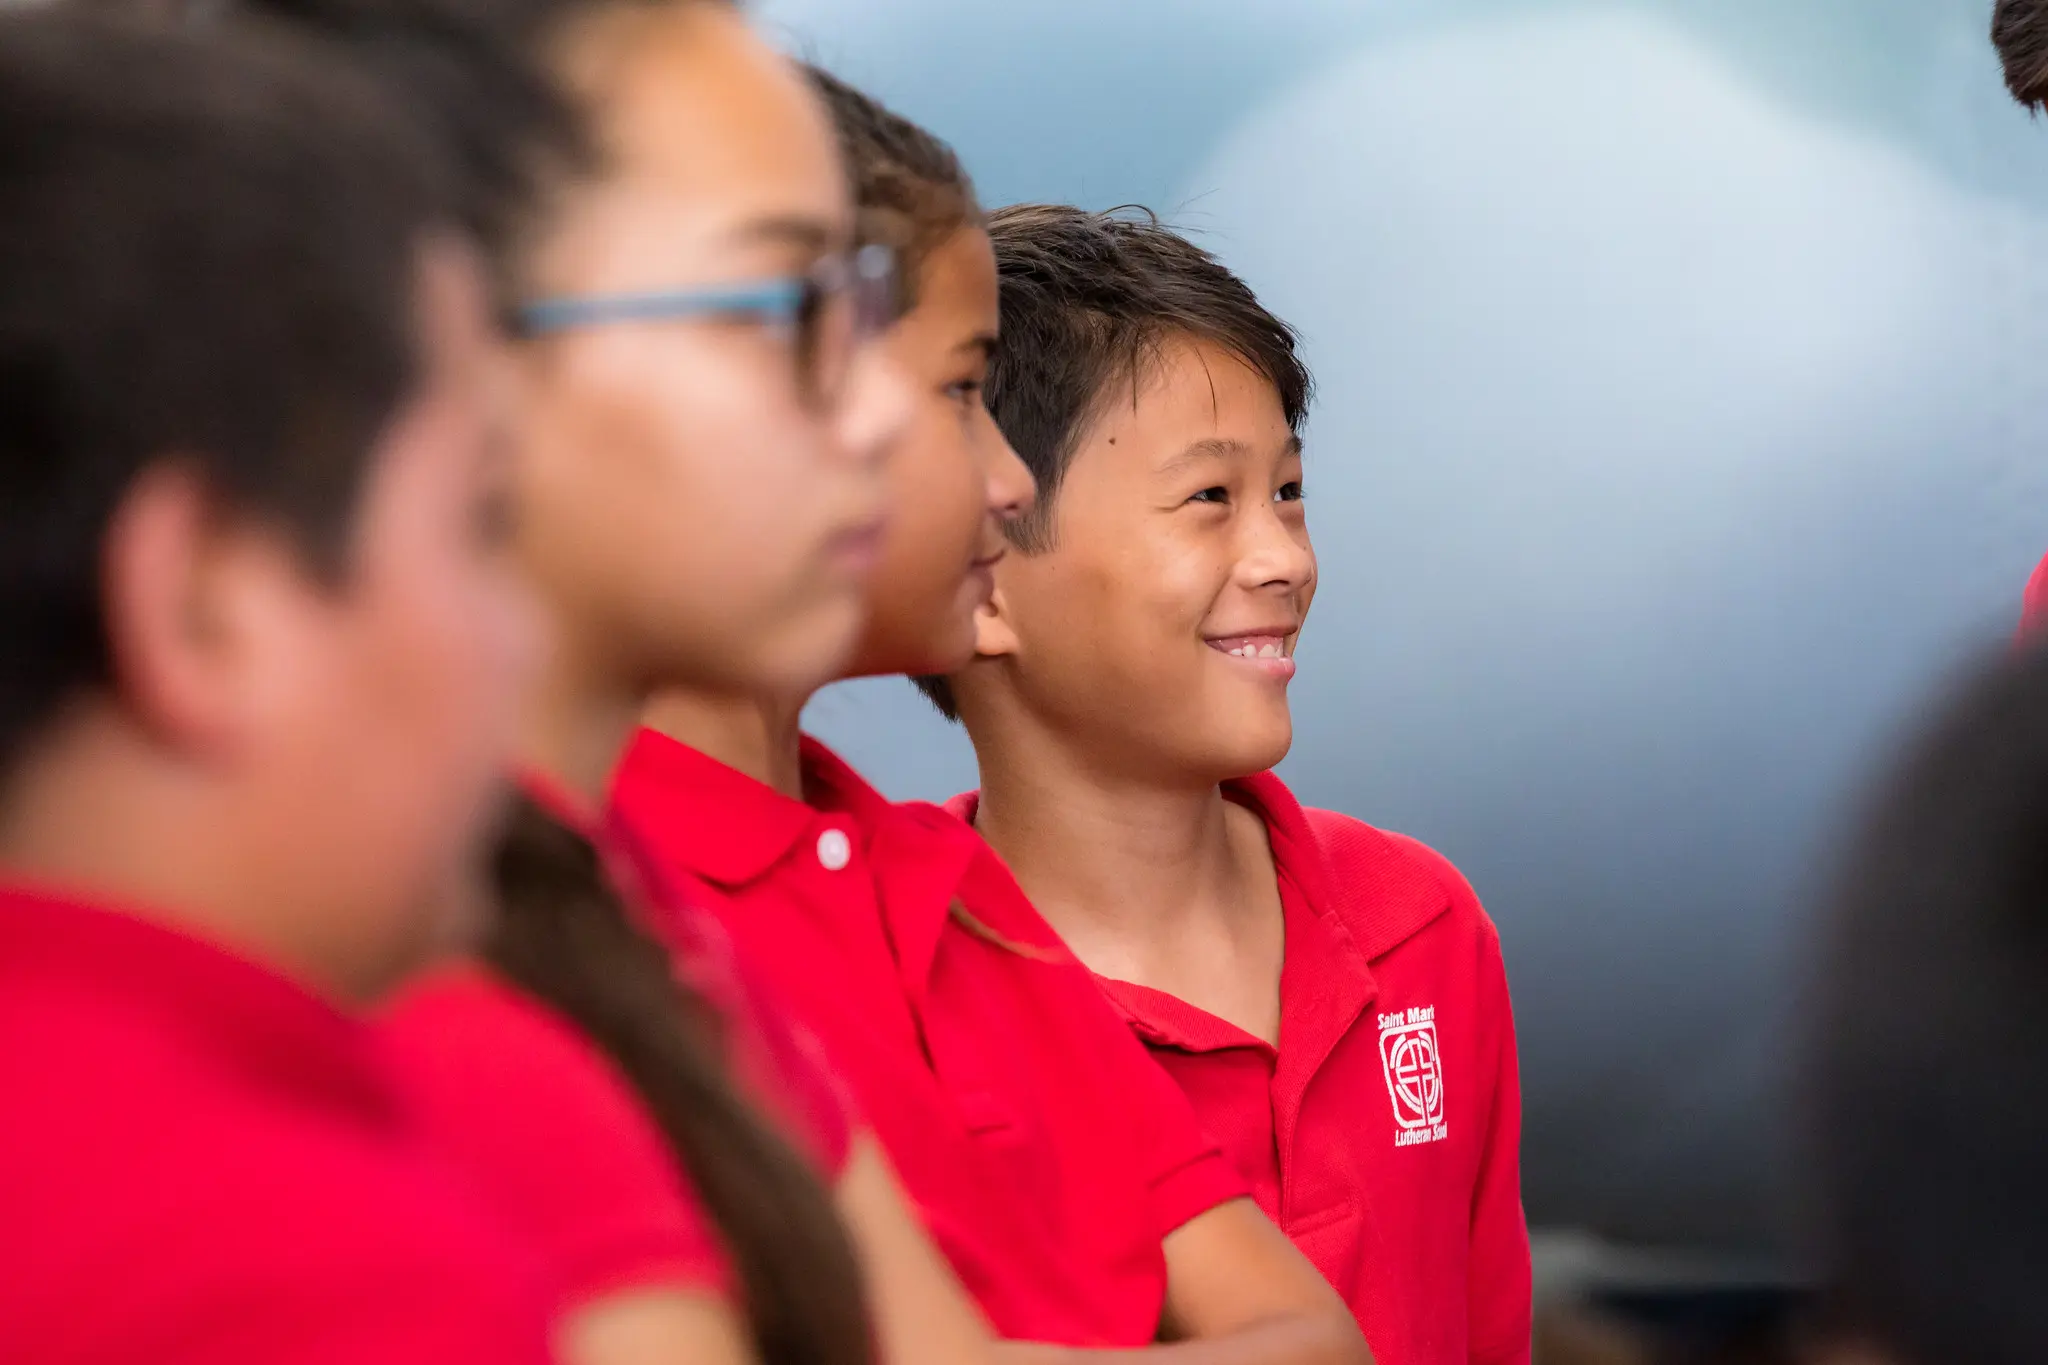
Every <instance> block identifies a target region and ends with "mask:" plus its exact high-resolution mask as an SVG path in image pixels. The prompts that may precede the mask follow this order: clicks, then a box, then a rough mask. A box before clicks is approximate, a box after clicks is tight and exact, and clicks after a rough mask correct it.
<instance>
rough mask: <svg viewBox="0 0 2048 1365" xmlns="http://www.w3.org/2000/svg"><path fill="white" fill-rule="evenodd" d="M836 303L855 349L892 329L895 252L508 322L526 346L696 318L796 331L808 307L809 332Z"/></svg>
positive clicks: (582, 303)
mask: <svg viewBox="0 0 2048 1365" xmlns="http://www.w3.org/2000/svg"><path fill="white" fill-rule="evenodd" d="M842 296H844V297H848V298H850V299H851V300H852V302H853V305H854V316H853V335H854V340H855V342H856V343H858V342H862V341H867V340H870V339H872V338H874V337H875V336H878V335H880V334H881V333H882V332H884V331H887V330H888V329H889V327H891V326H893V325H894V324H895V323H896V322H897V320H898V319H900V318H901V317H902V316H903V312H904V307H905V303H906V300H905V298H904V289H903V277H902V273H901V267H900V262H899V258H898V256H897V253H896V251H895V249H894V248H893V247H890V246H888V245H887V244H885V243H881V242H870V243H868V244H867V245H865V246H862V247H860V248H859V249H857V250H855V251H853V252H851V253H847V254H838V255H832V256H827V257H825V258H824V259H822V260H820V261H819V262H818V263H817V264H816V265H814V266H813V267H812V268H811V269H810V270H808V271H806V272H804V273H802V274H799V275H779V276H773V277H770V278H767V279H760V280H748V281H739V282H733V283H727V284H709V285H701V286H696V287H692V288H687V289H656V290H647V291H643V292H634V293H622V294H590V295H560V296H556V297H552V298H544V299H536V300H534V301H532V302H530V303H526V304H522V305H519V306H518V307H516V308H515V309H514V310H513V314H512V318H513V323H514V327H515V330H516V332H517V334H518V335H519V336H521V337H522V338H527V339H534V338H539V337H544V336H553V335H557V334H559V333H562V332H570V331H578V330H581V329H583V328H586V327H603V326H610V325H613V324H617V323H629V322H682V321H689V320H691V319H696V318H731V319H734V320H738V321H754V322H759V323H763V324H765V325H767V326H771V327H789V328H797V329H799V330H800V329H801V327H802V324H803V321H804V316H805V308H806V305H807V304H810V305H812V306H814V307H815V316H816V317H817V318H818V319H819V323H817V324H813V327H814V329H815V328H816V327H817V326H820V325H822V320H823V317H824V313H825V307H826V305H827V304H829V303H830V302H831V301H832V300H833V299H835V298H839V297H842ZM801 340H802V338H801V337H799V341H801ZM816 341H817V339H816V336H815V335H813V336H812V338H811V344H810V346H809V347H808V349H804V348H800V350H799V355H798V370H799V374H800V377H801V378H802V379H804V380H805V381H806V382H807V383H813V384H814V383H815V380H816V378H817V376H816V375H815V374H814V373H813V371H814V370H815V368H816V366H817V364H818V360H817V349H818V348H817V344H816Z"/></svg>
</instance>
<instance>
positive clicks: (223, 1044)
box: [0, 887, 548, 1365]
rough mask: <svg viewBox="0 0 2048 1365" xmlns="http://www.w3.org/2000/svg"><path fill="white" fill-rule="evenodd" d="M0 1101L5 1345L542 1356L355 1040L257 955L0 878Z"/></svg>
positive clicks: (511, 1363)
mask: <svg viewBox="0 0 2048 1365" xmlns="http://www.w3.org/2000/svg"><path fill="white" fill-rule="evenodd" d="M0 1095H4V1096H5V1097H6V1100H5V1104H6V1112H7V1119H6V1121H5V1122H4V1123H0V1227H4V1228H5V1229H6V1230H7V1235H6V1237H5V1238H4V1239H0V1284H4V1285H5V1286H6V1288H5V1290H4V1292H0V1360H6V1361H19V1362H23V1365H28V1363H29V1362H41V1361H64V1362H67V1365H134V1362H138V1361H147V1362H149V1365H362V1362H365V1361H376V1362H378V1363H379V1365H408V1363H412V1365H457V1363H458V1362H471V1363H473V1365H543V1362H545V1361H546V1360H547V1358H548V1353H547V1348H546V1323H545V1313H544V1293H543V1287H542V1284H541V1282H540V1279H539V1269H538V1267H537V1266H535V1265H534V1264H533V1263H532V1262H531V1261H529V1260H523V1259H522V1257H521V1254H520V1253H518V1252H515V1251H514V1249H513V1246H512V1239H511V1238H510V1237H509V1236H508V1235H507V1234H506V1233H505V1232H504V1231H503V1230H502V1229H500V1228H498V1227H497V1226H496V1225H494V1224H493V1223H491V1222H490V1221H489V1220H488V1218H487V1216H486V1215H485V1214H484V1213H483V1212H482V1211H481V1210H480V1209H479V1208H477V1207H476V1206H474V1205H473V1203H471V1202H470V1199H469V1196H468V1195H467V1194H466V1193H465V1192H463V1190H462V1188H461V1185H460V1182H459V1181H458V1180H457V1178H456V1177H455V1176H453V1175H452V1174H451V1173H450V1172H448V1171H447V1170H446V1169H445V1168H444V1167H443V1166H442V1165H440V1164H439V1163H438V1162H437V1161H436V1160H435V1159H434V1158H433V1157H431V1156H430V1155H429V1154H428V1153H427V1149H426V1147H425V1145H424V1144H423V1143H421V1142H420V1141H419V1138H418V1134H417V1133H416V1132H415V1130H414V1127H413V1125H412V1120H411V1115H410V1112H409V1110H408V1108H407V1106H406V1105H405V1103H404V1102H403V1098H402V1091H401V1089H400V1088H399V1086H398V1085H397V1084H396V1082H395V1079H394V1077H393V1076H392V1075H391V1074H390V1069H389V1066H388V1059H386V1058H385V1057H384V1055H383V1054H382V1052H381V1051H380V1050H379V1048H378V1046H377V1043H376V1039H375V1036H374V1034H373V1033H372V1032H371V1031H370V1030H369V1029H368V1028H366V1027H365V1026H364V1025H362V1024H361V1023H360V1022H359V1021H357V1020H355V1019H353V1018H351V1017H349V1016H346V1015H344V1014H342V1013H340V1012H339V1011H337V1010H336V1009H334V1008H333V1007H332V1006H330V1005H329V1004H327V1003H326V1002H325V1001H323V1000H321V999H319V998H317V997H315V996H313V995H312V994H310V993H308V992H307V991H305V990H304V989H302V988H301V987H299V986H298V985H296V984H294V983H293V982H291V981H288V980H286V979H285V978H284V977H282V976H279V975H277V974H276V973H274V972H272V971H270V970H268V969H266V968H263V967H260V966H257V965H255V964H254V963H252V962H249V961H246V960H243V959H241V958H237V957H234V956H231V955H229V954H228V953H226V952H223V951H221V950H220V949H218V948H215V947H213V946H212V945H210V944H207V943H204V942H201V941H200V940H198V939H194V938H190V937H186V936H185V935H183V934H180V933H177V932H175V931H173V930H171V929H169V928H166V927H162V926H160V925H157V924H154V923H151V922H149V921H148V920H146V919H143V918H140V917H137V916H134V915H129V914H123V913H118V912H115V911H113V910H109V909H101V908H95V907H93V906H90V905H88V904H86V903H84V902H82V901H80V900H76V899H72V898H68V897H66V896H63V895H60V894H56V893H52V892H47V891H43V892H39V891H31V890H27V889H23V888H21V887H0Z"/></svg>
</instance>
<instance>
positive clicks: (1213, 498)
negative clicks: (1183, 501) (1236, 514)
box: [1188, 483, 1230, 504]
mask: <svg viewBox="0 0 2048 1365" xmlns="http://www.w3.org/2000/svg"><path fill="white" fill-rule="evenodd" d="M1188 501H1189V502H1213V503H1219V504H1222V503H1228V502H1229V501H1230V490H1229V489H1227V488H1225V487H1224V486H1223V485H1222V484H1220V483H1219V484H1217V485H1216V486H1215V487H1213V488H1204V489H1203V490H1202V491H1201V492H1199V493H1197V494H1195V495H1194V496H1193V497H1191V498H1189V499H1188Z"/></svg>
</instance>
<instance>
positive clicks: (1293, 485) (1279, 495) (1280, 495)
mask: <svg viewBox="0 0 2048 1365" xmlns="http://www.w3.org/2000/svg"><path fill="white" fill-rule="evenodd" d="M1307 496H1308V494H1307V493H1306V492H1305V491H1304V490H1303V489H1302V486H1301V480H1300V479H1293V480H1290V481H1289V482H1287V483H1283V484H1281V485H1280V487H1279V489H1278V491H1276V492H1275V493H1274V494H1273V501H1275V502H1300V501H1301V500H1302V499H1303V498H1305V497H1307Z"/></svg>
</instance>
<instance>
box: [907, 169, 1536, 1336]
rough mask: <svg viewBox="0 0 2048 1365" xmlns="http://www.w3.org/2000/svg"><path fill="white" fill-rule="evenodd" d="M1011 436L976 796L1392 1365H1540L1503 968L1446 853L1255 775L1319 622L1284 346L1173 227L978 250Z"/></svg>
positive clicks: (1297, 412)
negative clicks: (1009, 498)
mask: <svg viewBox="0 0 2048 1365" xmlns="http://www.w3.org/2000/svg"><path fill="white" fill-rule="evenodd" d="M990 233H991V236H992V238H993V240H994V242H995V248H996V258H997V263H998V267H999V269H1000V272H1001V279H1002V336H1003V342H1002V347H1001V351H1000V354H999V355H998V357H997V362H996V364H995V366H994V368H993V370H992V372H991V375H990V381H989V387H988V393H989V404H990V408H991V410H992V411H993V413H994V415H995V417H996V420H997V422H998V424H999V425H1000V426H1001V428H1002V430H1003V432H1004V434H1005V435H1006V436H1007V437H1008V438H1009V440H1010V442H1011V444H1012V445H1013V446H1014V447H1015V448H1016V450H1017V452H1018V454H1019V455H1021V456H1022V457H1023V459H1024V461H1025V462H1026V464H1027V465H1029V466H1030V467H1031V469H1032V472H1033V474H1034V476H1035V477H1036V481H1037V485H1038V503H1037V507H1036V509H1035V510H1034V511H1033V512H1032V513H1031V514H1030V515H1029V516H1027V517H1025V518H1023V519H1022V520H1020V521H1018V522H1016V523H1014V525H1013V527H1012V529H1011V539H1012V541H1013V543H1014V544H1015V546H1016V548H1017V549H1018V550H1020V551H1021V553H1018V554H1012V555H1010V556H1008V557H1007V558H1006V559H1004V560H1003V561H1001V562H1000V563H999V564H998V565H997V566H996V569H995V577H996V586H995V593H994V596H993V598H992V599H991V601H990V603H989V604H988V605H987V606H985V607H984V608H983V609H982V611H981V613H980V615H979V618H978V622H977V642H976V658H975V659H974V661H973V662H971V663H970V664H969V665H967V667H966V668H965V669H963V670H962V671H960V672H958V673H956V674H954V675H953V676H951V677H950V678H947V679H943V680H927V681H926V683H925V684H924V686H925V687H926V690H927V692H928V694H929V695H931V696H932V698H933V700H934V701H935V702H936V703H937V704H938V705H939V706H940V708H941V710H943V711H945V712H946V713H947V714H948V715H951V716H954V717H956V718H957V719H959V720H961V721H962V722H964V724H965V725H966V728H967V731H968V734H969V735H970V737H971V738H972V740H973V742H974V746H975V751H976V754H977V756H978V758H979V760H980V765H981V778H982V789H981V791H980V793H978V794H975V795H968V796H965V797H961V798H958V799H956V801H955V803H954V809H955V810H956V811H957V812H959V813H960V814H962V815H964V816H966V817H967V818H968V819H969V820H971V821H973V822H974V823H975V824H976V825H977V827H978V828H979V830H980V832H981V833H982V835H983V836H984V837H985V838H986V839H987V840H988V841H989V843H990V844H992V845H993V846H994V847H995V848H996V850H997V851H998V852H999V853H1001V854H1002V855H1003V857H1004V858H1005V859H1007V860H1008V862H1009V865H1010V867H1011V868H1012V870H1013V871H1014V872H1015V874H1016V877H1017V879H1018V880H1019V882H1020V883H1021V884H1022V886H1023V888H1024V890H1025V891H1026V892H1027V893H1028V894H1029V896H1030V897H1031V899H1032V901H1033V902H1034V903H1035V904H1036V906H1037V908H1038V909H1039V910H1040V911H1041V912H1042V913H1043V914H1044V916H1045V917H1046V919H1047V920H1049V921H1050V922H1051V923H1052V925H1053V926H1054V927H1055V928H1056V929H1058V930H1059V932H1060V933H1061V934H1062V935H1063V936H1064V937H1065V939H1066V941H1067V942H1068V943H1069V944H1070V945H1071V946H1072V948H1073V949H1074V951H1075V952H1076V954H1078V955H1079V956H1080V958H1081V959H1082V960H1083V961H1084V962H1085V963H1087V964H1088V966H1089V967H1090V968H1092V969H1093V970H1094V972H1095V973H1096V975H1097V976H1098V978H1099V979H1100V982H1101V985H1102V987H1103V989H1104V990H1105V992H1106V993H1107V994H1108V995H1109V997H1110V999H1111V1001H1112V1002H1113V1003H1114V1004H1115V1005H1116V1007H1117V1008H1118V1010H1119V1011H1120V1013H1121V1014H1122V1015H1123V1016H1124V1018H1125V1019H1126V1020H1127V1022H1128V1023H1129V1024H1130V1026H1131V1027H1132V1029H1133V1030H1134V1031H1135V1032H1136V1033H1137V1035H1138V1036H1139V1037H1140V1038H1141V1039H1143V1040H1144V1041H1145V1042H1146V1043H1147V1044H1148V1045H1149V1046H1150V1047H1151V1048H1152V1050H1153V1053H1154V1056H1155V1057H1156V1058H1157V1059H1158V1060H1159V1061H1160V1062H1161V1063H1162V1064H1163V1065H1164V1067H1165V1068H1166V1070H1167V1071H1168V1072H1169V1073H1171V1074H1172V1075H1173V1077H1174V1078H1175V1079H1176V1080H1177V1081H1178V1082H1179V1083H1180V1085H1181V1086H1182V1088H1183V1089H1184V1090H1185V1091H1186V1092H1187V1094H1188V1095H1189V1097H1190V1098H1191V1099H1192V1100H1193V1101H1194V1103H1195V1106H1196V1108H1197V1110H1198V1111H1199V1113H1200V1115H1201V1117H1202V1118H1203V1119H1204V1121H1205V1122H1206V1123H1207V1125H1208V1127H1209V1128H1210V1130H1211V1131H1212V1132H1213V1133H1214V1134H1215V1136H1216V1137H1217V1138H1219V1139H1220V1140H1221V1141H1222V1143H1223V1145H1224V1147H1225V1150H1226V1151H1227V1152H1228V1153H1229V1154H1230V1155H1231V1156H1232V1157H1233V1158H1234V1159H1235V1160H1236V1162H1237V1164H1238V1165H1239V1166H1240V1168H1241V1169H1242V1171H1243V1173H1244V1174H1245V1175H1246V1176H1247V1177H1249V1178H1250V1180H1251V1182H1252V1186H1253V1189H1254V1193H1255V1194H1256V1196H1257V1198H1258V1201H1259V1203H1260V1204H1261V1206H1262V1207H1263V1208H1264V1209H1265V1210H1266V1212H1267V1213H1268V1214H1269V1215H1271V1216H1272V1217H1273V1218H1274V1219H1275V1220H1276V1221H1277V1222H1278V1223H1279V1224H1280V1226H1281V1227H1282V1228H1283V1229H1285V1230H1286V1231H1287V1232H1288V1234H1289V1235H1290V1236H1291V1237H1293V1238H1294V1240H1295V1241H1296V1243H1297V1244H1298V1245H1300V1246H1301V1248H1302V1249H1303V1250H1304V1251H1305V1252H1306V1253H1307V1254H1308V1255H1309V1257H1310V1259H1311V1260H1313V1261H1314V1262H1315V1263H1316V1265H1317V1267H1318V1268H1319V1269H1321V1270H1322V1272H1323V1273H1324V1274H1325V1275H1326V1276H1327V1277H1328V1278H1329V1279H1330V1281H1331V1282H1332V1284H1334V1285H1335V1286H1336V1287H1337V1288H1338V1290H1339V1291H1340V1292H1341V1293H1342V1294H1343V1295H1344V1296H1345V1299H1346V1300H1347V1302H1348V1303H1349V1304H1350V1305H1351V1308H1352V1311H1353V1312H1354V1313H1355V1314H1356V1315H1357V1316H1358V1319H1359V1321H1360V1323H1361V1325H1362V1326H1363V1327H1364V1329H1365V1333H1366V1337H1367V1339H1368V1340H1369V1341H1370V1342H1371V1343H1372V1346H1373V1349H1374V1352H1375V1354H1376V1356H1377V1358H1378V1359H1379V1360H1380V1361H1381V1362H1382V1365H1453V1363H1454V1362H1455V1363H1457V1365H1466V1362H1478V1361H1484V1362H1489V1363H1493V1362H1501V1363H1505V1362H1526V1361H1527V1360H1528V1358H1529V1292H1530V1291H1529V1259H1528V1255H1529V1253H1528V1234H1527V1228H1526V1225H1525V1223H1524V1221H1523V1217H1522V1209H1521V1198H1520V1165H1519V1158H1518V1146H1519V1141H1520V1097H1519V1091H1518V1087H1517V1081H1516V1063H1515V1046H1514V1027H1513V1020H1512V1016H1511V1012H1510V1009H1509V1002H1508V993H1507V981H1506V976H1505V973H1504V971H1503V968H1502V964H1501V955H1500V948H1499V940H1498V937H1497V935H1496V934H1495V931H1494V927H1493V924H1492V923H1491V921H1489V920H1488V918H1487V917H1486V914H1485V912H1484V911H1483V910H1482V909H1481V908H1480V906H1479V902H1478V900H1477V899H1476V898H1475V897H1474V895H1473V893H1472V891H1471V888H1470V887H1469V886H1468V885H1467V884H1466V883H1465V880H1464V879H1463V878H1462V877H1461V876H1459V875H1458V873H1457V870H1456V869H1455V868H1453V867H1452V866H1451V865H1450V864H1449V863H1448V862H1446V861H1445V860H1444V859H1443V858H1442V857H1440V856H1439V855H1437V854H1436V853H1434V852H1432V851H1430V850H1429V849H1427V848H1425V847H1423V846H1422V845H1421V844H1418V843H1416V842H1414V841H1412V840H1409V839H1405V838H1403V837H1401V836H1399V835H1394V834H1388V833H1384V832H1382V831H1380V830H1377V829H1374V828H1372V827H1370V826H1368V825H1365V824H1362V823H1360V822H1358V821H1356V820H1353V819H1350V818H1349V817H1347V816H1343V815H1338V814H1335V813H1333V812H1328V811H1317V810H1307V809H1304V808H1303V807H1302V806H1300V805H1299V804H1298V803H1297V802H1296V801H1295V799H1294V798H1293V796H1292V795H1291V794H1290V793H1289V792H1288V790H1287V788H1286V786H1285V785H1284V784H1283V783H1282V782H1281V781H1280V780H1279V779H1278V778H1277V777H1275V776H1274V775H1273V774H1272V773H1270V772H1269V771H1268V769H1270V768H1271V767H1272V766H1273V765H1274V764H1276V763H1278V762H1279V761H1280V759H1281V758H1282V757H1283V756H1284V755H1285V754H1286V752H1287V750H1288V747H1289V745H1290V744H1291V742H1292V739H1293V726H1292V720H1291V717H1290V715H1289V709H1288V697H1287V691H1288V684H1289V681H1290V680H1291V679H1292V677H1293V676H1294V672H1295V667H1296V664H1295V645H1296V642H1297V641H1298V640H1299V638H1300V633H1301V629H1302V625H1303V622H1304V620H1305V619H1306V617H1307V614H1308V610H1309V605H1310V603H1311V602H1312V601H1313V599H1314V597H1315V591H1316V558H1315V552H1314V549H1313V547H1312V546H1311V544H1310V540H1309V533H1308V526H1307V520H1306V516H1305V508H1304V503H1303V450H1302V441H1301V433H1302V429H1303V424H1304V419H1305V417H1306V414H1307V408H1308V403H1309V398H1310V391H1311V381H1310V377H1309V374H1308V372H1307V370H1306V368H1305V367H1304V365H1303V364H1302V362H1301V360H1300V358H1299V356H1298V355H1297V354H1296V350H1295V340H1294V335H1293V333H1292V331H1291V330H1290V329H1289V328H1288V327H1287V326H1286V324H1284V323H1283V322H1281V321H1280V320H1279V319H1277V318H1275V317H1274V316H1273V315H1272V314H1271V313H1269V312H1267V311H1266V310H1265V309H1264V308H1263V307H1262V306H1261V305H1260V304H1259V302H1258V300H1257V299H1256V298H1255V297H1254V296H1253V295H1252V293H1251V291H1250V290H1249V289H1248V288H1246V287H1245V285H1244V284H1243V283H1242V282H1241V281H1239V280H1238V279H1237V278H1236V277H1234V276H1232V275H1231V274H1230V273H1229V272H1228V271H1227V270H1225V269H1224V268H1223V267H1222V266H1221V265H1220V264H1218V263H1217V262H1216V261H1215V260H1214V259H1213V258H1212V257H1210V256H1209V255H1208V254H1207V253H1205V252H1203V251H1201V250H1200V249H1199V248H1197V247H1195V246H1193V245H1192V244H1190V243H1189V242H1187V241H1186V240H1185V239H1183V238H1181V237H1179V236H1176V235H1175V234H1174V233H1172V232H1170V231H1168V230H1166V229H1164V228H1162V227H1160V226H1158V225H1157V223H1156V222H1153V221H1150V220H1145V219H1132V218H1130V217H1128V216H1115V215H1100V214H1091V213H1085V212H1082V211H1080V210H1077V209H1071V208H1061V207H1051V206H1038V205H1026V206H1019V207H1016V208H1012V209H1006V210H1003V211H1001V212H999V213H997V214H995V215H994V216H993V218H992V221H991V224H990Z"/></svg>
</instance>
